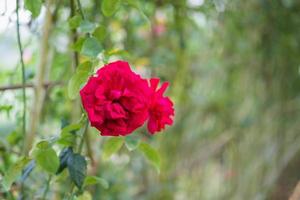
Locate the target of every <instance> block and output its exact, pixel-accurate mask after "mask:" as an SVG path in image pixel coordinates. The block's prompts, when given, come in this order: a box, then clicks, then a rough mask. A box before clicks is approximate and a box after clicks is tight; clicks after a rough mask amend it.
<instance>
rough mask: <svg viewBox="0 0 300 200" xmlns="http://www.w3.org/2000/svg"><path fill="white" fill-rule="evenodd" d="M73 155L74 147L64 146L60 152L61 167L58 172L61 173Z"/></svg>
mask: <svg viewBox="0 0 300 200" xmlns="http://www.w3.org/2000/svg"><path fill="white" fill-rule="evenodd" d="M72 155H73V150H72V148H70V147H68V148H64V149H63V150H62V151H61V152H60V154H59V167H58V169H57V172H56V174H60V173H61V172H62V171H63V170H64V169H65V168H66V167H67V166H68V159H69V158H70V156H72Z"/></svg>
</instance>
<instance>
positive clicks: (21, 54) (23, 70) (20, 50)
mask: <svg viewBox="0 0 300 200" xmlns="http://www.w3.org/2000/svg"><path fill="white" fill-rule="evenodd" d="M19 6H20V2H19V0H16V12H17V39H18V47H19V53H20V61H21V67H22V99H23V116H22V132H23V136H24V137H25V135H26V90H25V85H26V80H25V64H24V60H23V48H22V44H21V35H20V16H19ZM23 146H24V144H23Z"/></svg>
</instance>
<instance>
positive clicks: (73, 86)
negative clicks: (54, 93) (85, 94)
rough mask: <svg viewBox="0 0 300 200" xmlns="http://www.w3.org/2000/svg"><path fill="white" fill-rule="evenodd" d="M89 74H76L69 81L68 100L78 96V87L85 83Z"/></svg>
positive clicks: (81, 72) (83, 72) (84, 72)
mask: <svg viewBox="0 0 300 200" xmlns="http://www.w3.org/2000/svg"><path fill="white" fill-rule="evenodd" d="M88 76H89V73H88V72H86V71H80V72H76V73H75V74H74V75H73V76H72V77H71V79H70V81H69V84H68V95H69V98H70V99H75V98H76V97H77V95H78V94H79V90H80V87H81V85H82V84H83V83H85V82H86V80H87V78H88Z"/></svg>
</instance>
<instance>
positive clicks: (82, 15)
mask: <svg viewBox="0 0 300 200" xmlns="http://www.w3.org/2000/svg"><path fill="white" fill-rule="evenodd" d="M77 6H78V10H79V13H80V15H81V17H82V19H83V20H85V16H84V13H83V10H82V7H81V3H80V0H77Z"/></svg>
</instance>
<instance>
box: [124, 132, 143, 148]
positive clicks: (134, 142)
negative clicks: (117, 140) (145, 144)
mask: <svg viewBox="0 0 300 200" xmlns="http://www.w3.org/2000/svg"><path fill="white" fill-rule="evenodd" d="M139 144H140V141H139V140H138V139H137V138H135V137H133V136H130V135H129V136H126V137H125V145H126V147H127V149H128V150H129V151H133V150H135V149H136V148H137V147H138V146H139Z"/></svg>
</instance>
